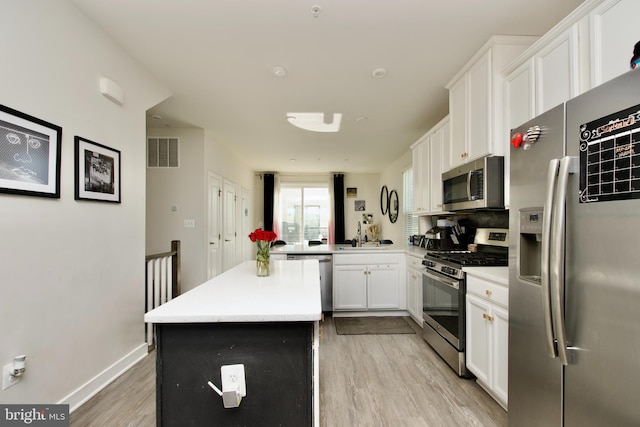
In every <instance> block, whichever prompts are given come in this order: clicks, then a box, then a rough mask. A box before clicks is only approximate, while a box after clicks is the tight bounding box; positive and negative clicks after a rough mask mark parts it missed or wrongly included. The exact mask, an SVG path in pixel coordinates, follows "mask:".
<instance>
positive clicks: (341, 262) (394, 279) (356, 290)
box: [333, 254, 406, 311]
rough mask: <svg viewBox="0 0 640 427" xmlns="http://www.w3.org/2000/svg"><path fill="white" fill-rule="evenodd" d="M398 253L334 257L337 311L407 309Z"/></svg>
mask: <svg viewBox="0 0 640 427" xmlns="http://www.w3.org/2000/svg"><path fill="white" fill-rule="evenodd" d="M400 261H401V259H400V256H399V255H398V254H389V255H378V254H375V255H362V254H353V255H334V257H333V309H334V311H341V310H342V311H365V310H400V309H405V307H406V303H404V302H402V301H404V299H405V292H403V291H402V289H401V287H400V284H401V277H400V264H401V262H400Z"/></svg>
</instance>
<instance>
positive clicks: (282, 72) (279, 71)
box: [272, 65, 287, 77]
mask: <svg viewBox="0 0 640 427" xmlns="http://www.w3.org/2000/svg"><path fill="white" fill-rule="evenodd" d="M272 72H273V75H274V76H276V77H284V76H286V75H287V70H286V68H284V67H281V66H279V65H277V66H275V67H273V70H272Z"/></svg>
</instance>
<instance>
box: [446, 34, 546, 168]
mask: <svg viewBox="0 0 640 427" xmlns="http://www.w3.org/2000/svg"><path fill="white" fill-rule="evenodd" d="M535 40H537V38H536V37H521V36H518V37H516V36H493V37H491V38H490V39H489V41H487V42H486V43H485V44H484V46H483V47H482V48H481V49H480V50H479V51H478V52H477V53H476V54H475V55H474V56H473V58H471V60H470V61H469V62H468V63H467V65H466V66H465V67H463V68H462V69H461V70H460V72H459V73H458V74H457V75H456V76H455V77H454V78H453V79H452V80H451V81H450V82H449V84H448V85H447V89H449V117H450V129H451V148H450V150H449V163H450V164H449V168H453V167H456V166H459V165H461V164H464V163H467V162H469V161H471V160H475V159H477V158H480V157H483V156H486V155H489V154H496V155H501V154H502V153H503V152H504V150H505V144H506V143H507V141H508V138H507V137H508V134H507V133H505V131H504V125H503V88H504V85H503V78H502V76H501V75H500V73H501V72H502V71H503V70H504V69H505V68H506V67H507V65H508V64H509V63H510V62H511V61H513V60H514V59H515V58H516V57H517V56H518V55H520V54H521V53H522V52H523V51H524V50H525V49H526V48H527V47H528V46H530V45H531V43H533V42H534V41H535Z"/></svg>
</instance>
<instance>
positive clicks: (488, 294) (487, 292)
mask: <svg viewBox="0 0 640 427" xmlns="http://www.w3.org/2000/svg"><path fill="white" fill-rule="evenodd" d="M484 293H485V294H487V296H488V297H490V296H491V294H492V293H493V292H491V291H490V290H489V289H487V290H486V291H484Z"/></svg>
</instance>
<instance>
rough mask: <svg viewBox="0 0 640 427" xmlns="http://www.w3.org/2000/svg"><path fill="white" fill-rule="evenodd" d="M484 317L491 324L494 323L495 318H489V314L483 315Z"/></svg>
mask: <svg viewBox="0 0 640 427" xmlns="http://www.w3.org/2000/svg"><path fill="white" fill-rule="evenodd" d="M482 317H483V318H485V319H487V320H488V321H489V322H493V316H489V315H488V314H487V313H482Z"/></svg>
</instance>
